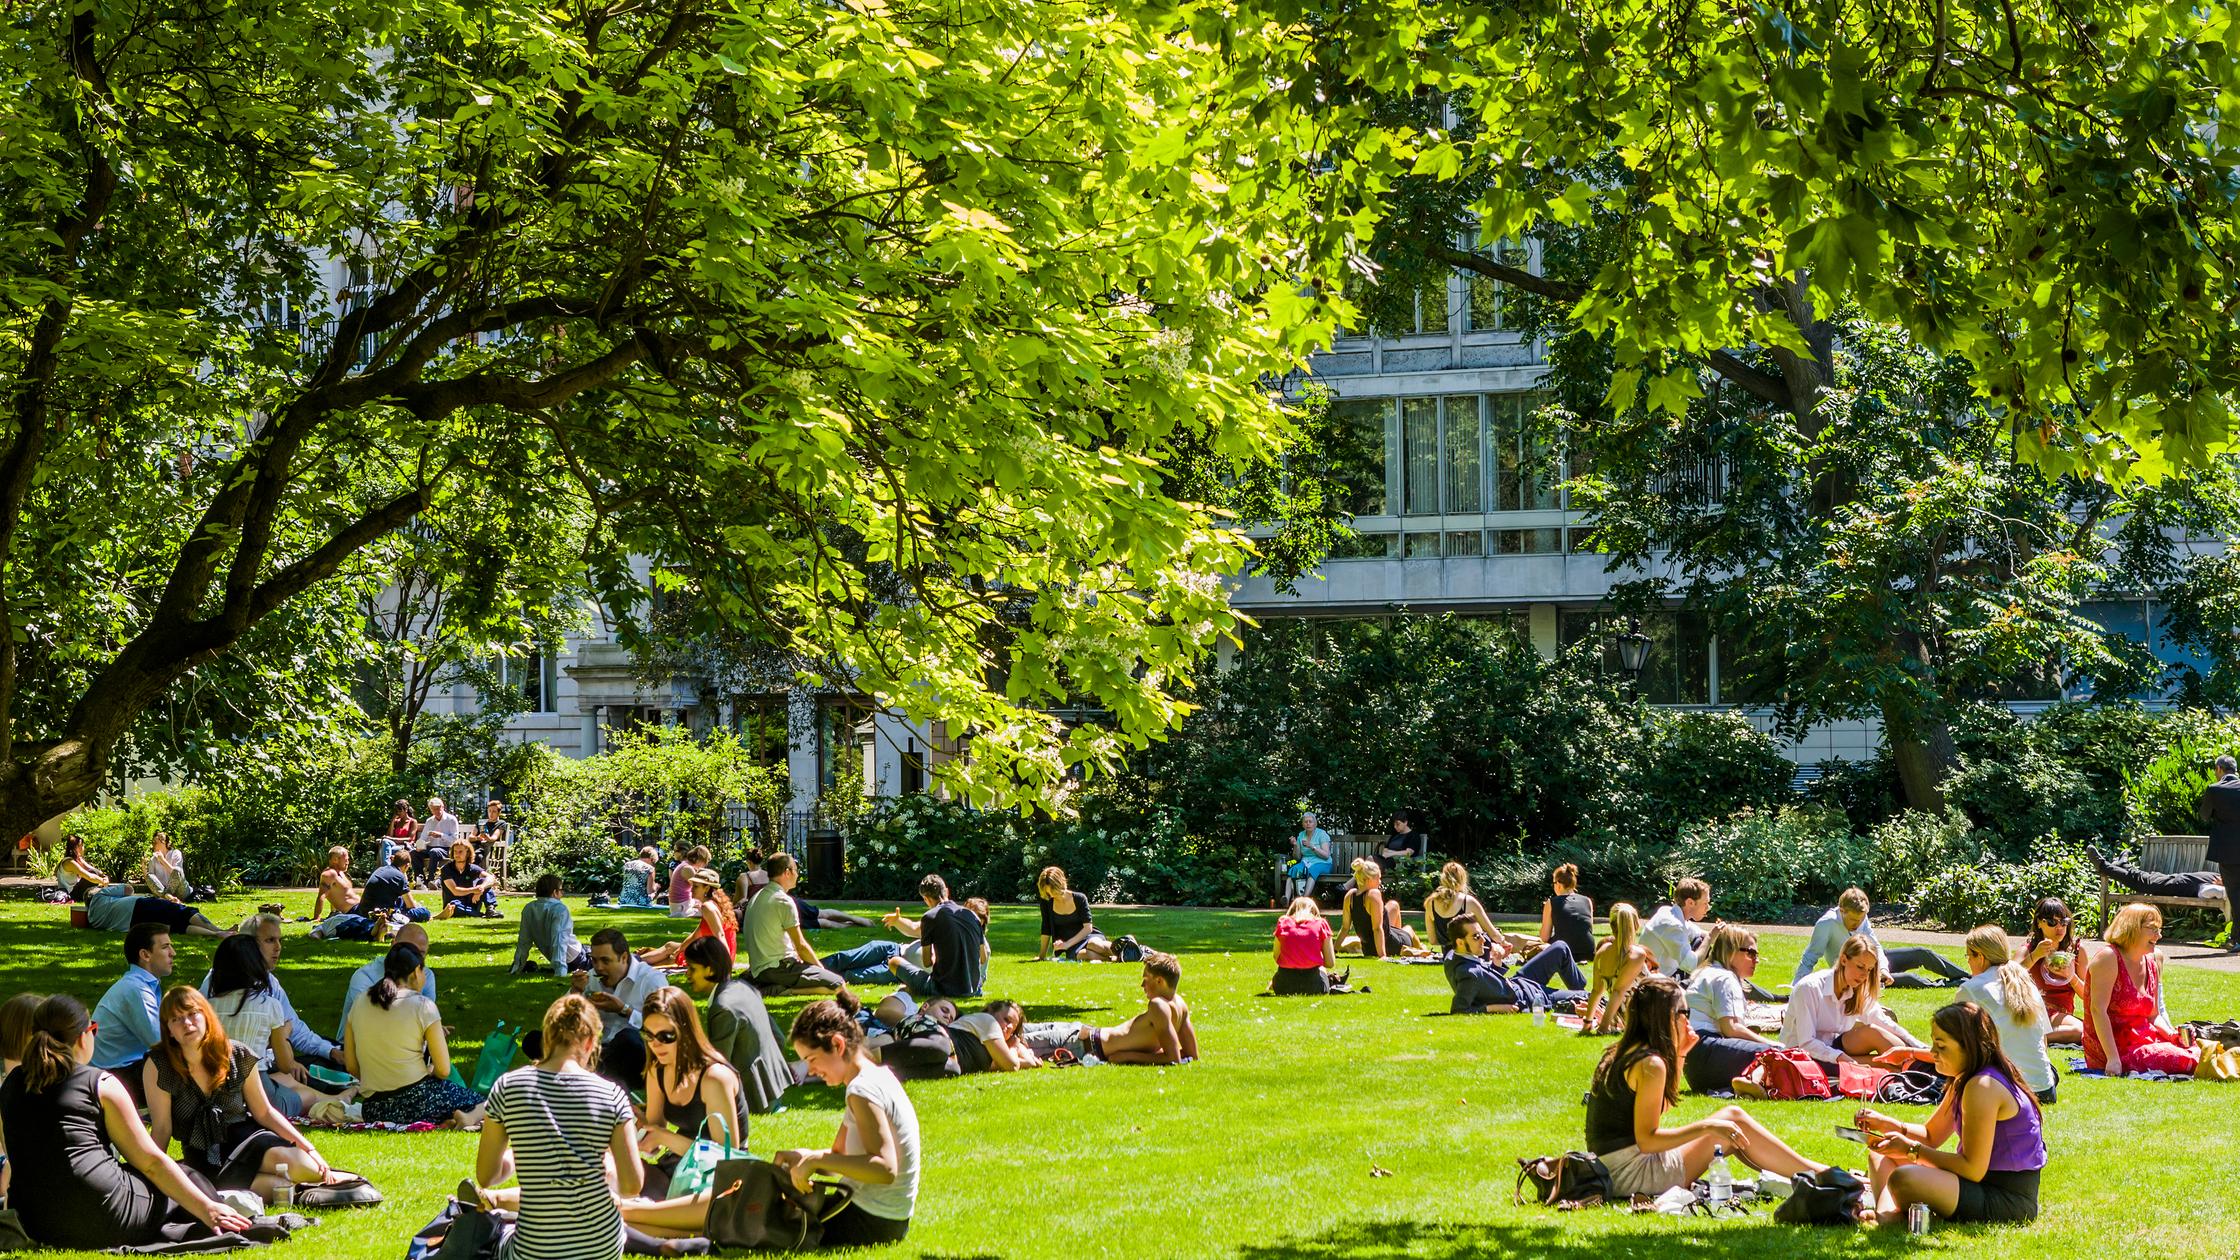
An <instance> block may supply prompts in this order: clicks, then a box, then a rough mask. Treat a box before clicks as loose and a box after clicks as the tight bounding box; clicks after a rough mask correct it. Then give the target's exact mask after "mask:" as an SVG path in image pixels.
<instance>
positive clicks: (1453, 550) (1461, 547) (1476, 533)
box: [1447, 529, 1486, 556]
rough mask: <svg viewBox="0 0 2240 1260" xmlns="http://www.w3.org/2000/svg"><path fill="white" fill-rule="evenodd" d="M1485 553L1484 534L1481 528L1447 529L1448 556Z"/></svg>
mask: <svg viewBox="0 0 2240 1260" xmlns="http://www.w3.org/2000/svg"><path fill="white" fill-rule="evenodd" d="M1485 553H1486V535H1485V531H1484V530H1482V529H1462V530H1449V531H1447V554H1448V555H1450V556H1482V555H1484V554H1485Z"/></svg>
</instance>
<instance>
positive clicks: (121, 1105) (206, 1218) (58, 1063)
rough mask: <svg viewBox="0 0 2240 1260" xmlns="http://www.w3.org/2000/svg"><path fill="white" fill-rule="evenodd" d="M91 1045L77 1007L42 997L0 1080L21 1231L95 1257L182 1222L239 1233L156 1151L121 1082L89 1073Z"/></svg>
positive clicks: (235, 1223)
mask: <svg viewBox="0 0 2240 1260" xmlns="http://www.w3.org/2000/svg"><path fill="white" fill-rule="evenodd" d="M93 1038H94V1027H93V1020H92V1019H91V1018H89V1017H88V1016H87V1015H86V1008H85V1005H84V1004H83V1003H81V1002H79V1001H78V999H76V998H74V997H69V996H67V995H57V996H55V997H50V998H48V999H46V1000H45V1001H43V1002H41V1003H40V1004H39V1009H38V1010H37V1011H36V1012H34V1013H33V1015H32V1020H31V1036H30V1039H29V1041H28V1042H27V1043H26V1044H25V1047H24V1056H23V1064H22V1066H20V1067H18V1068H17V1069H16V1070H15V1071H13V1072H11V1073H9V1074H8V1079H7V1080H6V1081H5V1082H0V1131H4V1132H5V1133H6V1137H7V1146H8V1166H9V1168H11V1169H12V1170H13V1172H12V1173H11V1178H12V1182H11V1188H10V1191H9V1196H8V1206H10V1207H12V1208H14V1209H15V1211H16V1216H17V1219H18V1220H19V1221H20V1222H21V1223H22V1225H23V1232H24V1233H26V1234H28V1235H30V1237H31V1239H32V1241H34V1242H40V1243H45V1244H46V1245H47V1246H50V1247H67V1248H70V1249H73V1250H83V1251H100V1250H104V1249H106V1248H110V1247H138V1246H146V1245H147V1244H150V1243H154V1242H158V1241H161V1240H162V1239H163V1231H164V1228H165V1226H167V1225H175V1224H178V1223H180V1222H182V1221H184V1220H186V1219H187V1218H190V1217H191V1218H192V1219H193V1220H195V1221H199V1222H201V1223H202V1224H203V1225H204V1226H206V1227H208V1228H209V1229H211V1230H212V1231H214V1232H219V1233H224V1232H227V1231H231V1230H242V1229H247V1228H248V1227H249V1222H248V1221H247V1220H246V1219H245V1218H244V1217H242V1216H241V1214H240V1213H238V1212H236V1211H234V1210H233V1209H232V1208H230V1207H227V1206H226V1205H225V1204H223V1203H220V1202H219V1201H218V1200H217V1199H215V1198H213V1197H212V1196H211V1195H210V1194H209V1193H208V1191H207V1189H206V1188H205V1187H204V1186H203V1185H202V1184H200V1183H199V1182H198V1181H197V1180H196V1178H195V1177H194V1176H193V1175H192V1174H190V1173H188V1172H187V1171H186V1170H185V1169H183V1168H181V1167H179V1165H178V1164H177V1163H175V1162H173V1161H172V1158H171V1156H169V1155H167V1154H165V1153H164V1149H163V1148H162V1147H160V1146H157V1145H156V1143H155V1139H154V1138H153V1137H151V1136H150V1135H149V1133H148V1129H147V1126H145V1125H143V1124H141V1123H140V1110H139V1108H137V1107H136V1106H134V1105H133V1102H132V1095H130V1094H128V1093H126V1092H125V1088H124V1083H123V1082H121V1081H119V1080H118V1079H117V1078H116V1077H114V1076H111V1075H109V1074H108V1073H107V1072H104V1071H102V1070H101V1069H99V1068H97V1067H94V1066H93ZM119 1156H122V1162H120V1161H119Z"/></svg>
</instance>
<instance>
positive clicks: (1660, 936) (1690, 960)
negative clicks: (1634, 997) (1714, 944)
mask: <svg viewBox="0 0 2240 1260" xmlns="http://www.w3.org/2000/svg"><path fill="white" fill-rule="evenodd" d="M1710 910H1711V885H1709V884H1706V883H1704V882H1703V881H1702V880H1700V879H1697V878H1695V877H1693V876H1690V877H1689V878H1687V879H1683V880H1681V881H1680V882H1679V883H1677V884H1674V885H1673V886H1672V901H1671V902H1670V903H1669V904H1667V905H1662V906H1659V907H1657V912H1656V913H1655V914H1652V915H1650V916H1649V921H1648V922H1647V923H1644V924H1642V925H1641V945H1642V947H1643V948H1644V949H1647V950H1648V951H1649V956H1650V957H1651V958H1654V959H1656V961H1657V970H1658V972H1660V973H1661V974H1663V975H1667V976H1671V977H1672V978H1673V979H1675V980H1686V979H1687V978H1688V973H1689V972H1691V971H1694V970H1695V969H1696V965H1697V963H1699V962H1700V961H1702V960H1701V957H1700V955H1699V954H1698V952H1697V951H1698V950H1700V949H1701V948H1702V947H1703V936H1702V935H1701V934H1699V933H1698V932H1697V931H1696V930H1695V928H1694V927H1692V926H1690V925H1691V924H1693V923H1695V922H1696V921H1697V920H1698V919H1701V918H1702V917H1703V916H1704V915H1705V914H1707V913H1709V912H1710Z"/></svg>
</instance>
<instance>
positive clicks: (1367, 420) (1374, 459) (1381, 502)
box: [1330, 398, 1392, 516]
mask: <svg viewBox="0 0 2240 1260" xmlns="http://www.w3.org/2000/svg"><path fill="white" fill-rule="evenodd" d="M1391 414H1392V400H1391V399H1389V398H1347V399H1342V400H1340V401H1338V402H1334V403H1332V404H1331V416H1332V419H1333V421H1334V423H1333V424H1332V425H1331V426H1330V427H1331V440H1332V449H1331V451H1330V477H1331V480H1333V481H1335V482H1336V483H1337V485H1338V488H1339V489H1338V494H1339V501H1338V502H1339V506H1340V507H1341V508H1343V509H1344V510H1345V511H1346V512H1347V513H1349V514H1351V515H1353V516H1382V515H1383V514H1384V513H1385V510H1386V507H1385V450H1384V438H1385V419H1386V417H1388V416H1390V415H1391Z"/></svg>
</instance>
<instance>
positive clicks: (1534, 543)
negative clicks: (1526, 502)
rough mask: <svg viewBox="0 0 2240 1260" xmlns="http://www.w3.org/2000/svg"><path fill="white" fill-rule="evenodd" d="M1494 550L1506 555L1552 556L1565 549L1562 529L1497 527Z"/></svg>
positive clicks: (1494, 536)
mask: <svg viewBox="0 0 2240 1260" xmlns="http://www.w3.org/2000/svg"><path fill="white" fill-rule="evenodd" d="M1493 541H1494V551H1495V552H1496V553H1498V554H1500V555H1504V556H1552V555H1555V554H1556V553H1558V552H1560V551H1562V550H1563V531H1562V530H1560V529H1497V530H1495V531H1493Z"/></svg>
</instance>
